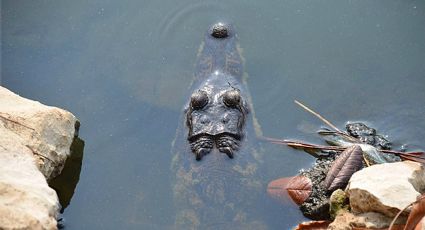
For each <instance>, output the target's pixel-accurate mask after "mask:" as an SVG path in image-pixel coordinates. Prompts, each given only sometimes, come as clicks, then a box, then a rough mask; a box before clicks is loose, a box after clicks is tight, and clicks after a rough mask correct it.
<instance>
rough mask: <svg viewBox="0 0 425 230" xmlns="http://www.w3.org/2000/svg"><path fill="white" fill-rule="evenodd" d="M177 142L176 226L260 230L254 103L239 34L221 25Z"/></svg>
mask: <svg viewBox="0 0 425 230" xmlns="http://www.w3.org/2000/svg"><path fill="white" fill-rule="evenodd" d="M194 77H195V80H194V82H193V84H192V86H191V90H190V94H191V95H190V96H189V98H190V99H189V101H188V102H187V104H186V105H185V108H184V113H183V114H182V117H181V119H180V123H179V127H178V130H177V134H176V138H175V140H174V143H173V147H172V154H173V160H172V167H171V168H172V170H173V174H174V175H175V180H174V181H175V184H174V187H173V193H174V201H175V205H176V210H177V215H176V220H175V225H176V228H177V229H263V228H265V227H264V225H263V224H262V223H261V222H260V221H255V219H256V215H255V210H256V209H255V203H256V202H257V199H258V197H259V195H260V193H261V192H262V190H263V187H262V183H261V180H260V179H259V176H258V166H259V162H260V158H261V156H260V152H259V151H258V148H257V146H256V145H255V143H256V135H260V131H259V128H258V127H257V129H256V128H255V125H254V123H256V122H255V119H254V118H253V108H252V103H251V100H250V95H249V92H248V89H247V86H246V81H245V79H244V78H245V77H246V76H244V72H243V63H242V57H241V54H240V50H239V49H238V46H237V39H236V35H235V33H234V31H233V28H231V27H230V26H229V25H225V24H216V25H214V26H213V27H211V28H210V30H209V31H208V32H207V34H206V36H205V40H204V43H203V45H201V49H200V53H199V56H198V61H197V64H196V70H195V76H194Z"/></svg>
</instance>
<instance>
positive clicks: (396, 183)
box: [347, 161, 425, 217]
mask: <svg viewBox="0 0 425 230" xmlns="http://www.w3.org/2000/svg"><path fill="white" fill-rule="evenodd" d="M424 190H425V171H424V167H423V166H422V165H421V164H420V163H416V162H411V161H403V162H396V163H385V164H377V165H373V166H370V167H367V168H364V169H363V170H360V171H358V172H356V173H354V174H353V176H352V177H351V179H350V182H349V184H348V186H347V194H348V196H349V199H350V207H351V210H352V211H353V212H354V213H365V212H378V213H382V214H384V215H386V216H388V217H394V216H395V215H396V214H397V213H398V212H399V211H400V210H402V209H403V208H404V207H406V206H407V205H408V204H410V203H411V202H413V201H415V200H416V197H417V196H419V195H420V194H421V193H423V192H424Z"/></svg>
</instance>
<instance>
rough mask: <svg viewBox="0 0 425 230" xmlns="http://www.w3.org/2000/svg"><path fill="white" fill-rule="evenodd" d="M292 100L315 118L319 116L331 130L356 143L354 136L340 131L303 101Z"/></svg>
mask: <svg viewBox="0 0 425 230" xmlns="http://www.w3.org/2000/svg"><path fill="white" fill-rule="evenodd" d="M294 102H295V103H296V104H297V105H299V106H301V108H303V109H305V110H306V111H307V112H309V113H311V114H313V115H314V116H316V117H317V118H319V119H320V120H321V121H322V122H323V123H325V124H326V125H328V126H329V127H331V128H332V129H333V130H335V132H336V133H338V134H340V135H342V136H344V137H345V138H347V139H349V140H350V141H352V142H355V143H358V142H359V140H357V139H356V138H354V137H352V136H350V135H348V134H347V133H345V132H343V131H341V130H340V129H338V128H337V127H336V126H335V125H334V124H332V123H331V122H330V121H328V120H327V119H325V118H324V117H323V116H322V115H320V114H319V113H317V112H315V111H313V110H312V109H310V108H309V107H307V106H306V105H304V104H303V103H301V102H299V101H297V100H294Z"/></svg>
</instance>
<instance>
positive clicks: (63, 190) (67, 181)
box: [48, 136, 84, 213]
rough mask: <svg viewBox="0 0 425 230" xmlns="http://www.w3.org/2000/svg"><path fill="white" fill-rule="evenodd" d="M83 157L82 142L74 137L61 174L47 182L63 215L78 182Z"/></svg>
mask: <svg viewBox="0 0 425 230" xmlns="http://www.w3.org/2000/svg"><path fill="white" fill-rule="evenodd" d="M83 155H84V141H83V140H82V139H80V138H79V137H78V136H75V137H74V140H73V141H72V144H71V148H70V156H69V157H68V158H67V159H66V161H65V166H64V167H63V169H62V172H61V174H59V175H58V176H57V177H55V178H53V179H52V180H50V181H49V182H48V183H49V186H50V187H51V188H53V189H54V190H55V191H56V193H57V195H58V197H59V203H60V205H61V210H60V212H61V213H63V211H64V210H65V208H66V207H68V205H69V203H70V202H71V199H72V196H73V195H74V191H75V188H76V187H77V184H78V181H79V180H80V172H81V166H82V163H83Z"/></svg>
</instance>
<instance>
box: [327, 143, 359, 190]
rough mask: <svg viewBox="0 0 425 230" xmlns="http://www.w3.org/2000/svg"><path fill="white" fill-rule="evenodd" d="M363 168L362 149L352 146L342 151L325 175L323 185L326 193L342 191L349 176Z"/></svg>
mask: <svg viewBox="0 0 425 230" xmlns="http://www.w3.org/2000/svg"><path fill="white" fill-rule="evenodd" d="M362 166H363V154H362V149H361V148H360V146H358V145H353V146H351V147H349V148H347V149H346V150H344V151H343V152H342V153H341V155H339V156H338V158H337V159H336V160H335V161H334V162H333V163H332V166H331V168H330V169H329V171H328V174H327V175H326V178H325V181H324V185H325V187H326V188H327V190H328V191H330V192H332V191H334V190H336V189H339V188H341V189H344V187H345V186H347V184H348V181H349V180H350V178H351V176H352V175H353V174H354V173H355V172H357V171H358V170H360V169H361V168H362Z"/></svg>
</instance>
